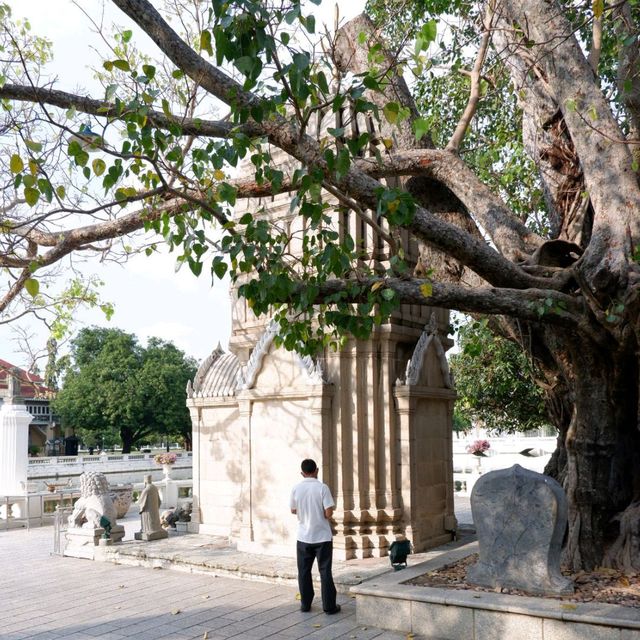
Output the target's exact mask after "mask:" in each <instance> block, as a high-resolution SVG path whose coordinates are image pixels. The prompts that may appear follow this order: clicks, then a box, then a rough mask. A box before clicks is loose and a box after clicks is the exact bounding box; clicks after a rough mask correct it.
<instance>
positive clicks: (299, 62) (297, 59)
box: [293, 53, 310, 71]
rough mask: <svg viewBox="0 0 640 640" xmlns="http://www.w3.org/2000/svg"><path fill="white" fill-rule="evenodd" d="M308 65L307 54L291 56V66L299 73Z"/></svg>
mask: <svg viewBox="0 0 640 640" xmlns="http://www.w3.org/2000/svg"><path fill="white" fill-rule="evenodd" d="M309 63H310V58H309V54H308V53H294V54H293V64H294V65H295V66H296V68H298V69H299V70H300V71H304V70H305V69H306V68H307V67H308V66H309Z"/></svg>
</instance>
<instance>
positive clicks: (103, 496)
mask: <svg viewBox="0 0 640 640" xmlns="http://www.w3.org/2000/svg"><path fill="white" fill-rule="evenodd" d="M115 525H116V508H115V506H114V504H113V500H112V499H111V495H110V490H109V483H108V482H107V478H106V476H105V475H104V473H100V472H98V471H85V472H84V473H83V474H82V475H81V476H80V498H79V500H78V501H77V502H76V503H75V505H74V507H73V513H72V514H71V515H70V516H69V526H71V527H85V528H92V529H105V531H110V530H111V529H112V528H113V527H114V526H115Z"/></svg>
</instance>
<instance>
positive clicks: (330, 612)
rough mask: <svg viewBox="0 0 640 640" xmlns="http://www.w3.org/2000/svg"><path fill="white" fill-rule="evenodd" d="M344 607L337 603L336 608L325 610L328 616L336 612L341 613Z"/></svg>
mask: <svg viewBox="0 0 640 640" xmlns="http://www.w3.org/2000/svg"><path fill="white" fill-rule="evenodd" d="M341 609H342V607H341V606H340V605H339V604H337V605H336V608H335V609H331V611H325V613H326V614H327V615H328V616H332V615H333V614H334V613H340V611H341Z"/></svg>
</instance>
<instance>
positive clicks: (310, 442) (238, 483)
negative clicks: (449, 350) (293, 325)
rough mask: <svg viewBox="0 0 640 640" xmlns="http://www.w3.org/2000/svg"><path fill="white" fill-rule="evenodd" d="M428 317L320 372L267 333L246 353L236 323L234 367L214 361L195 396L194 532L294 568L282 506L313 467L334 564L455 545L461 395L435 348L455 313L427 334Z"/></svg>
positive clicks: (385, 330) (325, 363)
mask: <svg viewBox="0 0 640 640" xmlns="http://www.w3.org/2000/svg"><path fill="white" fill-rule="evenodd" d="M236 310H237V307H236ZM412 312H413V314H412ZM420 312H422V313H424V312H426V309H421V308H416V309H408V310H405V314H406V316H405V317H403V318H398V319H396V320H394V321H393V322H391V323H389V324H387V325H385V326H383V327H381V329H380V331H378V333H377V334H376V335H375V336H374V337H373V338H372V339H370V340H368V341H366V342H365V341H351V342H349V343H348V344H347V346H346V347H345V348H344V349H343V350H342V351H341V352H339V353H331V352H329V353H327V354H325V356H324V357H323V358H322V359H320V360H316V361H314V360H312V359H311V358H308V357H307V358H301V357H300V356H299V355H297V354H296V353H290V352H287V351H285V350H284V349H278V348H276V347H275V346H274V344H273V337H274V329H273V328H272V327H271V326H269V327H267V328H266V329H265V330H264V331H263V332H262V334H261V336H260V337H259V338H258V339H257V340H255V341H253V342H252V341H251V338H252V336H253V335H255V333H254V334H252V333H251V332H244V331H242V330H241V325H240V326H239V319H238V317H237V315H236V316H235V317H234V327H235V331H234V334H233V338H232V345H233V348H234V350H235V351H236V353H237V354H239V355H234V354H232V353H225V352H223V351H222V350H221V349H220V348H218V349H216V350H215V351H214V352H213V353H212V354H211V356H210V357H209V358H208V359H207V360H206V361H205V362H203V364H202V366H201V367H200V370H199V371H198V374H197V375H196V378H195V381H194V384H193V387H192V388H190V390H189V400H188V405H189V408H190V411H191V415H192V421H193V429H194V455H193V473H194V480H193V499H194V510H193V516H192V523H193V524H192V525H191V527H190V529H191V530H197V531H199V532H202V533H208V534H214V535H222V536H229V537H230V538H231V539H232V540H233V541H236V542H237V544H238V548H239V549H241V550H245V551H253V552H260V553H271V554H277V555H286V556H292V555H294V553H295V530H296V527H295V516H292V515H291V513H290V512H289V506H288V496H289V492H290V489H291V486H292V485H293V484H294V483H295V482H296V481H297V480H298V478H299V477H300V476H299V473H300V462H301V460H302V459H304V458H307V457H310V458H314V459H315V460H316V461H317V463H318V466H319V467H320V469H321V479H322V480H323V481H324V482H326V483H327V484H328V485H329V487H330V488H331V490H332V492H333V494H334V498H335V499H336V511H335V514H334V523H335V536H334V557H336V558H339V559H351V558H363V557H370V556H380V555H386V553H387V548H388V546H389V544H390V543H391V542H392V541H393V540H394V539H395V536H396V535H397V534H404V535H406V536H407V537H408V538H409V539H410V540H411V542H412V544H413V547H414V550H415V551H422V550H424V549H427V548H429V547H432V546H436V545H439V544H442V543H444V542H447V541H448V540H450V539H451V532H452V531H453V530H454V529H455V527H456V522H455V517H454V506H453V480H452V452H451V433H452V425H451V419H452V417H451V416H452V407H453V400H454V398H455V394H454V391H453V390H452V385H451V380H450V378H449V374H448V369H447V362H446V359H445V352H444V347H443V345H442V342H441V338H440V337H439V331H441V330H442V328H444V326H446V321H447V313H446V312H444V311H440V310H438V311H433V315H432V318H433V321H432V322H431V323H430V324H428V325H427V327H426V328H425V329H424V330H422V331H421V330H420V329H419V328H418V327H417V326H416V325H417V324H418V322H420V321H424V318H423V317H421V316H420ZM418 326H419V325H418ZM256 329H257V327H256ZM251 344H254V345H255V347H254V349H253V350H252V351H251V355H250V356H249V355H247V354H248V353H249V351H250V345H251Z"/></svg>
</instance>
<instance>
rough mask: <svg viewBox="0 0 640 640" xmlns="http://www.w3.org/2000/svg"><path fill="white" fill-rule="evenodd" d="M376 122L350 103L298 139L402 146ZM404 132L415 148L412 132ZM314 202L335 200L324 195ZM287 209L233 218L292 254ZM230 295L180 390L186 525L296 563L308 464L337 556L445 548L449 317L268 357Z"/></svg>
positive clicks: (394, 324) (403, 314)
mask: <svg viewBox="0 0 640 640" xmlns="http://www.w3.org/2000/svg"><path fill="white" fill-rule="evenodd" d="M365 26H366V25H365ZM356 27H357V29H356V32H357V31H358V30H359V29H360V28H361V26H358V25H356ZM354 28H355V27H354ZM363 28H364V27H363ZM352 40H353V39H352ZM365 53H366V52H365ZM364 58H365V61H366V55H365V56H364ZM349 59H350V60H356V56H349ZM356 61H357V60H356ZM352 70H353V71H354V72H357V71H358V69H352ZM392 84H393V88H394V90H395V91H396V93H395V94H394V95H398V96H401V95H405V94H406V95H408V90H407V89H406V85H404V81H402V80H401V78H397V79H396V80H395V81H394V83H392ZM371 99H372V100H376V99H377V98H376V97H375V96H371ZM396 99H398V98H396ZM385 100H386V98H385ZM377 126H379V125H378V123H373V122H372V121H371V120H370V119H369V120H365V119H364V117H363V115H362V114H355V113H354V112H353V110H350V108H349V107H348V106H347V107H345V108H344V109H341V110H340V111H338V112H336V113H335V114H334V113H331V112H329V113H327V114H326V115H324V116H318V118H317V119H316V120H314V121H310V122H309V124H308V128H307V131H309V132H315V135H317V136H318V137H319V138H326V141H327V142H326V143H327V144H333V142H332V140H334V138H331V137H330V136H329V135H328V134H327V129H328V127H337V128H340V129H341V130H343V131H345V132H348V134H346V135H350V136H355V137H357V136H359V135H360V134H361V133H362V132H364V131H368V132H370V133H372V134H373V136H372V139H373V137H378V138H380V139H386V140H392V141H396V142H397V143H398V145H400V146H402V144H403V143H402V139H401V138H402V136H400V135H397V134H398V131H397V130H386V131H385V130H384V127H385V126H386V127H389V126H390V125H387V124H383V125H382V129H380V130H378V131H377V132H375V131H374V129H375V127H377ZM405 133H406V132H405ZM405 137H406V138H407V139H411V140H413V139H414V136H413V133H412V132H411V130H410V129H409V132H408V135H406V136H405ZM278 153H279V155H278ZM365 153H371V154H375V153H379V151H376V150H375V149H374V148H372V149H369V150H367V151H366V152H365ZM273 162H274V164H275V165H276V166H278V168H280V169H282V170H283V171H284V173H285V174H286V175H288V176H289V177H291V175H292V173H293V171H294V170H295V168H296V164H295V162H294V161H292V159H291V158H289V157H287V156H284V154H283V153H282V152H275V153H274V154H273ZM323 199H324V200H325V202H332V201H333V203H334V204H335V200H333V198H332V196H330V195H329V194H327V193H324V195H323ZM290 205H291V196H290V195H289V194H286V193H285V194H280V195H278V196H275V197H270V198H268V199H255V200H252V201H244V202H243V203H242V204H241V205H238V207H237V213H238V215H242V214H243V213H244V212H245V211H253V212H255V215H257V216H258V217H265V218H267V219H268V220H269V222H270V224H272V225H273V226H277V227H278V228H279V229H280V230H282V231H284V232H285V233H286V234H287V235H288V237H290V238H291V239H292V240H291V246H290V248H289V251H290V253H291V254H293V255H295V254H297V253H298V252H299V251H300V249H301V246H302V237H303V235H304V234H305V233H306V232H307V229H306V227H305V224H306V222H305V221H304V220H303V219H302V218H301V216H299V215H296V213H295V212H294V213H292V212H291V206H290ZM240 206H242V207H243V208H242V209H240V208H239V207H240ZM332 216H333V217H332V220H333V223H332V225H333V228H334V230H335V231H336V232H338V234H339V235H340V237H344V234H345V233H349V234H350V235H351V237H352V238H353V240H354V242H355V244H356V246H357V247H358V249H359V250H360V255H361V256H363V258H362V259H363V260H368V261H369V264H370V265H371V266H372V268H374V269H378V268H383V269H384V268H385V267H387V266H388V265H389V260H390V258H391V254H390V250H389V244H388V237H389V228H388V227H387V226H386V221H385V220H384V219H379V220H377V224H376V225H372V224H367V221H366V220H364V219H363V216H361V215H357V214H356V213H355V212H353V211H349V210H347V209H345V208H338V207H336V208H335V209H334V211H333V214H332ZM385 238H386V239H385ZM395 242H396V243H397V244H398V245H399V246H401V247H402V249H403V250H404V253H405V255H406V256H408V260H409V261H410V262H413V263H416V262H417V261H418V260H419V253H420V252H419V248H418V247H417V246H416V245H415V243H413V242H412V241H411V240H410V238H409V236H408V234H407V233H406V232H404V231H400V232H399V233H398V235H397V237H395ZM231 295H232V301H233V306H232V314H233V317H232V334H231V338H230V343H229V349H230V352H229V353H226V352H224V351H223V350H222V349H220V348H219V347H218V348H217V349H215V350H214V351H213V353H212V354H211V355H210V356H209V358H207V359H206V360H205V361H204V362H203V363H202V365H201V366H200V369H199V371H198V372H197V374H196V377H195V379H194V381H193V383H192V384H190V385H189V388H188V390H187V393H188V400H187V404H188V407H189V410H190V412H191V419H192V423H193V449H194V453H193V473H194V479H193V480H194V485H193V492H194V509H193V514H192V523H191V525H190V530H193V531H199V532H202V533H208V534H216V535H222V536H229V537H230V538H231V539H232V541H235V542H237V544H238V548H239V549H241V550H245V551H253V552H261V553H272V554H278V555H287V556H293V555H295V530H296V521H295V516H293V515H291V513H290V511H289V506H288V505H289V502H288V498H289V493H290V490H291V487H292V486H293V484H295V483H296V482H297V481H298V480H299V479H300V462H301V460H302V459H304V458H313V459H315V460H316V462H317V463H318V466H319V467H320V470H321V474H320V478H321V479H322V480H323V481H324V482H326V483H327V484H328V485H329V487H330V488H331V491H332V493H333V496H334V498H335V499H336V510H335V513H334V517H333V524H334V557H336V558H339V559H351V558H364V557H370V556H382V555H386V554H387V549H388V546H389V545H390V544H391V542H393V540H394V539H395V536H396V535H397V534H404V535H405V536H407V538H409V539H410V540H411V542H412V544H413V547H414V549H415V551H421V550H424V549H426V548H428V547H430V546H435V545H439V544H442V543H444V542H446V541H448V540H450V539H451V535H452V531H454V530H455V528H456V521H455V517H454V507H453V470H452V451H451V434H452V414H453V402H454V399H455V392H454V390H453V385H452V382H451V379H450V377H449V371H448V366H447V361H446V358H445V351H446V349H448V348H449V347H450V346H451V342H450V341H449V339H448V338H447V337H446V336H447V333H448V323H449V314H448V312H447V311H445V310H442V309H438V310H435V309H430V308H428V307H425V306H420V305H415V306H414V305H402V306H401V308H400V309H398V310H397V312H396V313H394V315H393V316H392V317H391V318H390V320H389V321H388V322H387V323H386V324H383V325H381V326H379V327H377V328H376V330H375V332H374V333H373V334H372V335H371V337H370V339H369V340H355V339H352V340H350V341H348V342H347V344H346V345H345V347H344V348H343V349H342V350H341V351H339V352H333V351H331V350H327V351H326V352H325V353H323V354H321V355H320V356H319V357H318V358H317V359H313V358H310V357H301V356H300V355H299V354H296V353H294V352H287V351H286V350H284V349H283V348H276V346H275V344H274V336H275V335H276V334H275V332H276V330H277V328H276V327H274V326H273V325H272V324H271V321H270V319H269V318H264V317H260V318H258V317H256V316H255V315H254V314H253V313H252V311H251V309H250V308H249V307H248V306H247V304H246V301H245V300H244V299H242V298H239V297H238V296H237V295H236V291H235V290H233V291H232V294H231Z"/></svg>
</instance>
